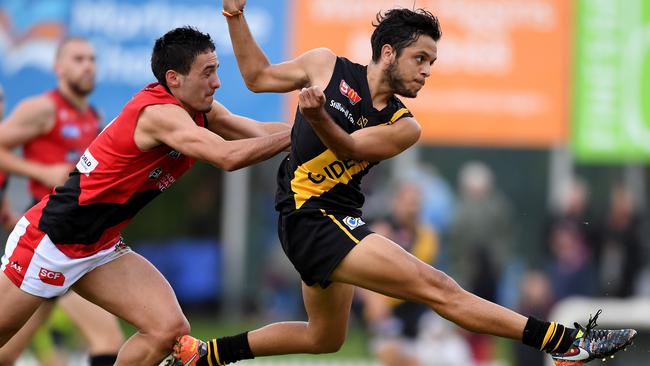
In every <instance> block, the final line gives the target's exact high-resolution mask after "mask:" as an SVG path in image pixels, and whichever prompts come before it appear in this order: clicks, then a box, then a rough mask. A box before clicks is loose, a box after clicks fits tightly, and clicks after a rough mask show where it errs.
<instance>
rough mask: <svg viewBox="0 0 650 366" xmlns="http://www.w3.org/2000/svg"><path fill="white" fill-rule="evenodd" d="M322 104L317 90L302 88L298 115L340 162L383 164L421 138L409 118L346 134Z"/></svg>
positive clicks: (318, 89) (418, 126)
mask: <svg viewBox="0 0 650 366" xmlns="http://www.w3.org/2000/svg"><path fill="white" fill-rule="evenodd" d="M324 103H325V94H323V91H322V90H320V88H319V87H311V88H305V89H303V90H301V91H300V95H299V96H298V106H299V107H300V111H301V113H302V114H303V116H305V118H306V119H307V121H309V123H310V124H311V126H312V127H313V128H314V131H316V134H317V135H318V137H319V138H320V139H321V141H322V142H323V144H325V146H327V148H328V149H330V150H332V152H334V154H335V155H336V156H337V157H338V158H339V159H343V160H346V159H352V160H365V161H380V160H385V159H388V158H391V157H393V156H395V155H397V154H399V153H401V152H402V151H404V150H406V149H408V148H409V147H410V146H411V145H413V144H415V143H416V142H417V141H418V139H419V138H420V125H419V124H418V123H417V121H416V120H415V119H414V118H411V117H405V118H401V119H399V120H397V121H395V122H394V123H392V124H388V125H383V126H373V127H366V128H363V129H361V130H358V131H355V132H353V133H351V134H348V133H347V132H345V131H344V130H343V129H342V128H341V127H340V126H339V125H337V124H336V123H335V122H334V120H333V119H332V117H330V115H329V114H327V112H326V111H325V109H324V108H323V105H324Z"/></svg>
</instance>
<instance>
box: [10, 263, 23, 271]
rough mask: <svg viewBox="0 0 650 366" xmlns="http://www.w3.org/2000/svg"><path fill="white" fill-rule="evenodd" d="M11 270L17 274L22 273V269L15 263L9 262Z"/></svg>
mask: <svg viewBox="0 0 650 366" xmlns="http://www.w3.org/2000/svg"><path fill="white" fill-rule="evenodd" d="M11 268H13V269H14V270H15V271H16V272H18V273H22V272H23V267H22V266H21V265H20V263H18V262H16V261H13V262H11Z"/></svg>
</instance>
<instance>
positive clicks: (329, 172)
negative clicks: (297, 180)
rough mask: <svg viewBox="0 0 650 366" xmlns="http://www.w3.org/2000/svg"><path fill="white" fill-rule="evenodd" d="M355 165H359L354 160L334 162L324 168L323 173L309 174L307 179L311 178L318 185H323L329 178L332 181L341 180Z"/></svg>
mask: <svg viewBox="0 0 650 366" xmlns="http://www.w3.org/2000/svg"><path fill="white" fill-rule="evenodd" d="M355 165H357V162H356V161H355V160H352V159H348V160H343V161H340V160H334V161H333V162H331V163H329V164H327V165H325V166H324V167H323V170H322V172H319V173H312V172H309V173H307V178H309V180H310V181H312V182H314V183H316V184H319V183H323V181H325V179H327V178H328V177H329V178H330V179H334V180H337V179H338V178H341V177H342V176H343V174H344V173H345V171H347V170H349V169H350V168H352V167H353V166H355ZM321 173H322V174H321Z"/></svg>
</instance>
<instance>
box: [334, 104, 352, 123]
mask: <svg viewBox="0 0 650 366" xmlns="http://www.w3.org/2000/svg"><path fill="white" fill-rule="evenodd" d="M330 107H332V108H334V109H336V110H337V111H339V112H341V113H343V115H344V116H345V118H347V119H348V121H350V123H354V117H352V113H350V111H348V110H347V109H346V108H345V106H343V104H341V102H337V101H335V100H334V99H332V100H330Z"/></svg>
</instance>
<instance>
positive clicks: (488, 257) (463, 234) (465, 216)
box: [449, 161, 513, 364]
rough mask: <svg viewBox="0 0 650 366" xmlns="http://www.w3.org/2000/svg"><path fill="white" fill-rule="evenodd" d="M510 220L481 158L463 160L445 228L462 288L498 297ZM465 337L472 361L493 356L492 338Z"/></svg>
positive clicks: (509, 243)
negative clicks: (452, 210) (456, 194)
mask: <svg viewBox="0 0 650 366" xmlns="http://www.w3.org/2000/svg"><path fill="white" fill-rule="evenodd" d="M511 223H512V208H511V205H510V203H509V201H508V200H507V199H506V197H505V196H504V195H503V194H501V192H499V191H498V190H497V189H496V188H495V187H494V176H493V173H492V170H491V169H490V168H489V167H488V166H487V165H486V164H484V163H482V162H478V161H470V162H467V163H465V164H464V165H463V166H462V167H461V169H460V173H459V197H458V202H457V204H456V212H455V215H454V220H453V222H452V224H451V230H450V233H449V234H450V236H449V241H450V247H449V250H450V254H451V258H450V259H451V265H452V271H453V273H454V278H456V279H457V280H458V281H459V282H460V284H461V285H462V286H463V287H464V288H466V289H468V290H469V291H471V292H473V293H475V294H476V295H478V296H480V297H483V298H485V299H487V300H489V301H493V302H498V299H497V290H498V287H499V282H500V281H501V276H502V273H503V271H504V268H505V265H506V264H507V263H508V262H509V261H510V257H511V254H512V253H511V251H512V240H513V228H512V226H511ZM467 336H468V339H469V342H470V345H471V347H472V352H473V355H474V360H475V361H476V362H477V363H478V364H483V363H488V362H489V361H490V360H491V359H492V358H493V351H492V349H493V347H492V342H491V339H490V337H488V336H485V335H481V334H468V335H467Z"/></svg>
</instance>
